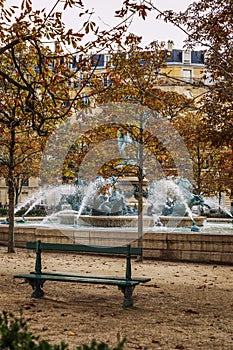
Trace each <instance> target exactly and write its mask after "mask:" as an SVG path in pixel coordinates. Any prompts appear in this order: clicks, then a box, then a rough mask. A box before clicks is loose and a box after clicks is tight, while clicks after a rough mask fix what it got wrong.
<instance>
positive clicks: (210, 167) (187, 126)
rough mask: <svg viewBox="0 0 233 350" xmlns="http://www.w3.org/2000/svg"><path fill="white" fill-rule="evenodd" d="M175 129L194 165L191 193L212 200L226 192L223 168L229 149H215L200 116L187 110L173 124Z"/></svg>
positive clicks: (223, 147) (228, 158) (203, 119)
mask: <svg viewBox="0 0 233 350" xmlns="http://www.w3.org/2000/svg"><path fill="white" fill-rule="evenodd" d="M172 123H173V125H174V127H175V128H176V129H177V130H178V132H179V134H180V135H181V136H182V137H183V139H184V140H185V143H186V146H187V148H188V150H189V154H190V157H191V159H192V164H193V173H194V183H193V187H194V192H195V193H196V194H198V195H200V194H201V195H204V196H212V195H219V193H220V192H223V191H226V190H227V188H229V185H230V184H229V183H228V184H227V181H226V180H225V181H223V176H224V168H225V167H224V164H227V163H228V160H230V157H229V152H228V150H229V148H227V147H225V146H221V147H218V148H216V147H215V146H214V145H213V143H212V142H211V141H210V135H209V134H208V127H206V123H205V118H204V115H203V113H200V112H196V111H195V110H192V109H188V110H187V111H186V112H185V113H183V114H181V115H178V116H176V118H174V119H173V120H172Z"/></svg>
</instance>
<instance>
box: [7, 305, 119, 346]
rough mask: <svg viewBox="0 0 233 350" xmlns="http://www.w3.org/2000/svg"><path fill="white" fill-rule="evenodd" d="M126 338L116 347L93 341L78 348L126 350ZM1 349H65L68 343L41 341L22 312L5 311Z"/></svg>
mask: <svg viewBox="0 0 233 350" xmlns="http://www.w3.org/2000/svg"><path fill="white" fill-rule="evenodd" d="M124 343H125V339H123V340H122V341H121V342H119V344H118V345H117V346H116V347H115V348H110V347H109V346H108V345H107V344H106V343H103V342H101V343H97V342H96V341H95V340H93V341H92V343H91V345H90V346H89V345H85V344H84V345H81V346H77V348H76V349H77V350H124ZM0 349H1V350H65V349H67V350H68V349H69V347H68V344H65V343H64V342H61V344H60V345H51V344H49V343H48V342H47V341H45V340H42V341H39V336H34V335H33V334H32V333H31V332H29V331H28V327H27V324H26V321H25V319H24V317H23V315H22V312H20V316H19V317H15V316H14V314H13V313H8V312H6V311H3V312H2V314H0Z"/></svg>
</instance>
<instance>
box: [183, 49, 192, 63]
mask: <svg viewBox="0 0 233 350" xmlns="http://www.w3.org/2000/svg"><path fill="white" fill-rule="evenodd" d="M183 63H184V64H190V63H191V51H189V50H185V51H183Z"/></svg>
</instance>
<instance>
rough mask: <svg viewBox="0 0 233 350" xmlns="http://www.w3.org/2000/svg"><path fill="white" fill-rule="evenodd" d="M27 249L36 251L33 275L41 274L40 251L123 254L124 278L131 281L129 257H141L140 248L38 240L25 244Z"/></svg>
mask: <svg viewBox="0 0 233 350" xmlns="http://www.w3.org/2000/svg"><path fill="white" fill-rule="evenodd" d="M26 248H27V249H35V250H36V263H35V273H38V274H41V268H42V266H41V251H42V250H54V251H63V252H64V251H67V252H82V253H101V254H111V255H113V254H124V255H125V256H126V271H125V278H126V279H127V280H131V255H142V248H140V247H131V245H130V244H128V245H127V246H120V247H103V246H88V245H83V244H68V243H66V244H61V243H46V242H41V241H40V240H38V241H36V242H27V243H26Z"/></svg>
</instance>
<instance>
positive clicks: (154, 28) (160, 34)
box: [7, 0, 194, 48]
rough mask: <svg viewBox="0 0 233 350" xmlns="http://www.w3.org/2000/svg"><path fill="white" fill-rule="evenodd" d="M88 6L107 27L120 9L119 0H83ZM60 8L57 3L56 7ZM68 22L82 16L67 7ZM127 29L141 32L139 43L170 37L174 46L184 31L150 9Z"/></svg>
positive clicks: (184, 2)
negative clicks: (164, 20)
mask: <svg viewBox="0 0 233 350" xmlns="http://www.w3.org/2000/svg"><path fill="white" fill-rule="evenodd" d="M56 1H57V0H32V3H33V6H34V8H35V9H36V8H40V9H41V8H46V10H48V11H49V10H50V9H51V8H52V7H53V4H54V3H55V2H56ZM153 1H154V4H155V6H156V7H157V8H159V9H160V10H168V9H172V10H175V11H183V10H185V9H186V8H187V6H188V5H189V4H191V3H192V2H194V0H153ZM83 2H84V3H85V4H86V5H87V7H88V8H89V9H94V11H95V14H94V16H93V20H94V21H96V22H97V23H98V24H99V25H100V26H101V27H102V28H103V29H107V28H110V27H111V26H112V25H113V24H116V23H117V21H118V19H116V18H115V17H114V11H115V10H116V9H119V8H120V7H121V4H122V0H83ZM7 3H8V4H11V5H12V4H13V5H20V4H21V0H7ZM58 9H59V7H58ZM63 19H64V21H65V23H66V24H67V26H69V27H72V28H74V29H77V28H79V26H80V24H81V21H82V18H81V19H80V17H78V16H77V13H76V12H75V10H69V11H68V12H67V14H66V15H64V17H63ZM130 28H131V29H130V32H132V33H134V34H136V35H139V36H142V37H143V41H142V44H143V45H146V44H149V43H150V42H152V41H154V40H158V41H165V42H167V41H168V40H173V42H174V44H175V48H182V47H183V40H184V39H185V35H184V34H183V33H182V31H181V30H180V29H178V28H175V27H174V26H173V25H171V24H168V23H164V22H163V21H162V20H158V19H156V13H155V12H153V13H150V14H149V15H148V17H147V18H146V20H145V21H144V20H142V19H140V18H137V19H135V20H134V22H133V23H132V25H131V27H130Z"/></svg>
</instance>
